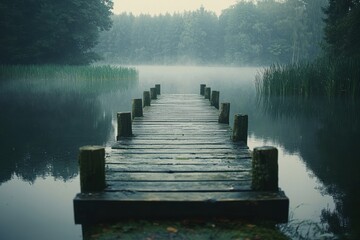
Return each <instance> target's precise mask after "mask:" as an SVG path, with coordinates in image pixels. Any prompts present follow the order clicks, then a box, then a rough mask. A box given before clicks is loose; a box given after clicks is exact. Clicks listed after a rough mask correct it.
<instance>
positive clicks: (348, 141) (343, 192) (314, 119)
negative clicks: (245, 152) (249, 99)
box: [258, 98, 360, 238]
mask: <svg viewBox="0 0 360 240" xmlns="http://www.w3.org/2000/svg"><path fill="white" fill-rule="evenodd" d="M358 104H359V103H358V102H356V101H353V100H351V101H350V100H345V99H336V100H331V101H330V100H328V99H311V101H310V100H301V99H291V98H286V99H276V98H270V99H267V100H266V101H262V109H264V113H265V115H266V116H267V117H269V118H272V119H274V122H284V121H285V122H286V121H287V122H288V123H287V124H284V125H281V126H279V125H278V124H275V125H274V126H272V128H271V130H270V131H271V132H272V133H264V132H263V133H261V134H258V136H259V135H260V136H261V135H271V136H272V139H274V141H276V142H278V143H280V144H281V145H282V146H284V148H285V149H286V150H287V151H289V152H298V154H299V155H300V156H301V158H302V159H303V161H304V163H305V165H306V167H307V168H308V169H309V170H310V171H311V172H312V173H313V174H314V176H316V178H317V179H318V180H319V181H320V182H321V185H320V187H319V189H318V191H319V192H320V193H322V194H324V195H331V196H332V197H333V199H334V201H335V209H332V208H331V207H329V206H323V207H322V210H321V213H320V219H321V223H323V224H325V228H326V230H327V231H328V232H331V233H333V234H335V235H337V236H341V237H348V235H349V233H352V235H351V236H350V237H351V238H356V237H357V236H360V232H359V229H358V228H357V227H356V226H359V223H360V222H359V220H360V208H359V207H358V203H359V202H360V193H359V191H358V190H357V189H358V186H359V183H360V176H359V174H358V173H359V171H360V163H359V161H358V159H357V157H356V156H357V155H356V154H357V148H358V147H359V146H360V124H359V123H360V113H359V111H358V106H359V105H358ZM304 191H306V190H304Z"/></svg>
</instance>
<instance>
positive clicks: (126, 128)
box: [117, 112, 132, 140]
mask: <svg viewBox="0 0 360 240" xmlns="http://www.w3.org/2000/svg"><path fill="white" fill-rule="evenodd" d="M117 123H118V135H117V140H120V138H122V137H131V136H132V125H131V113H130V112H119V113H117Z"/></svg>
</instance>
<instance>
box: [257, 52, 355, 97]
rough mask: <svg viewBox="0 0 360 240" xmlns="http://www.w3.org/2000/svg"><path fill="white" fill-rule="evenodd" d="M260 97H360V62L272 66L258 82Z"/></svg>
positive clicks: (338, 61)
mask: <svg viewBox="0 0 360 240" xmlns="http://www.w3.org/2000/svg"><path fill="white" fill-rule="evenodd" d="M255 85H256V90H257V93H258V94H259V95H261V96H280V97H284V96H300V97H303V98H308V97H311V96H326V97H329V98H332V97H336V96H348V97H351V98H355V97H357V96H360V60H357V59H336V60H330V59H325V58H322V59H318V60H316V61H314V62H311V63H309V62H305V63H298V64H287V65H280V64H273V65H271V66H270V67H268V68H265V69H263V70H262V71H261V72H259V73H258V74H257V76H256V79H255Z"/></svg>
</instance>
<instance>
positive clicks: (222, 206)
mask: <svg viewBox="0 0 360 240" xmlns="http://www.w3.org/2000/svg"><path fill="white" fill-rule="evenodd" d="M74 209H75V210H76V211H75V223H95V222H105V221H118V220H119V219H129V218H142V219H150V218H151V219H158V218H191V217H205V218H211V217H230V218H231V217H232V218H239V217H240V218H245V217H246V218H261V219H262V220H272V221H276V222H286V221H287V220H288V209H289V199H288V198H287V197H286V196H285V194H284V193H283V192H282V191H279V192H252V191H246V192H228V193H224V192H185V193H181V192H178V193H169V192H162V193H161V192H156V193H154V192H152V193H151V192H133V191H132V192H130V191H123V192H102V193H92V194H81V193H80V194H78V195H77V196H76V197H75V199H74Z"/></svg>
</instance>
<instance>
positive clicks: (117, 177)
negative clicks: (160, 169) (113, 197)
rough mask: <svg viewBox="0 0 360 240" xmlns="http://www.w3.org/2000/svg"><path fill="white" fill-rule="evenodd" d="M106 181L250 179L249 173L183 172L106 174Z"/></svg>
mask: <svg viewBox="0 0 360 240" xmlns="http://www.w3.org/2000/svg"><path fill="white" fill-rule="evenodd" d="M106 179H107V180H108V181H152V182H156V181H158V182H164V181H167V182H174V181H183V182H185V181H188V182H204V181H206V182H207V181H243V180H249V179H251V172H201V173H198V172H197V173H196V172H195V173H194V172H184V173H153V172H147V173H124V172H106Z"/></svg>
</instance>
